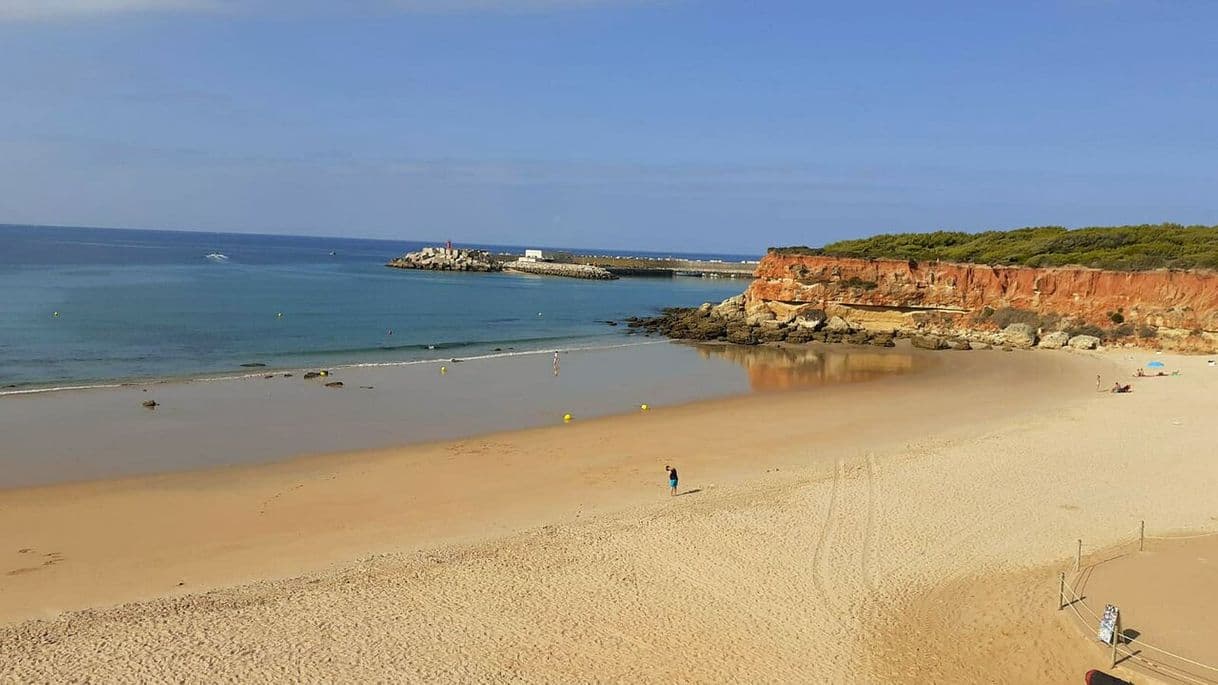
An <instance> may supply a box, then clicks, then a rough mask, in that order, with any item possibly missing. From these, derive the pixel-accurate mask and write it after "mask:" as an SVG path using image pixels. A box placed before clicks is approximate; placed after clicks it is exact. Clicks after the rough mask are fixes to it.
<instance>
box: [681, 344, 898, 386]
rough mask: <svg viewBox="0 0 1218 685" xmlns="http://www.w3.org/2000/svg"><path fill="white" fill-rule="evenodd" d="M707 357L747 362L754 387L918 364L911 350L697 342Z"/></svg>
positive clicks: (871, 374) (847, 377) (856, 376)
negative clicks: (700, 343) (744, 345)
mask: <svg viewBox="0 0 1218 685" xmlns="http://www.w3.org/2000/svg"><path fill="white" fill-rule="evenodd" d="M696 347H697V349H698V353H699V354H701V355H702V356H703V357H704V358H707V359H710V358H716V357H717V358H722V359H727V360H729V361H733V362H736V363H737V364H739V365H741V366H743V367H744V368H745V369H746V370H747V371H748V375H749V386H750V387H751V388H752V389H753V390H754V391H760V390H787V389H790V388H799V387H806V386H810V385H825V384H829V383H853V382H858V381H866V380H872V379H874V378H878V377H880V376H887V375H892V374H900V373H908V372H910V371H912V370H914V369H915V368H916V362H915V359H914V356H913V355H911V354H909V353H908V352H900V351H889V350H884V351H879V350H863V349H860V350H853V349H842V348H829V347H822V346H815V347H811V346H809V347H804V346H799V347H793V346H781V347H779V346H774V347H771V346H756V347H743V346H739V345H714V344H709V345H697V346H696Z"/></svg>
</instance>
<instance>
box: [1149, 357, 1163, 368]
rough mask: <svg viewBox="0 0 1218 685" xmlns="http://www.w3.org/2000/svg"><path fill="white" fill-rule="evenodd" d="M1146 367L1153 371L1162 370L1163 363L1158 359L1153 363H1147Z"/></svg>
mask: <svg viewBox="0 0 1218 685" xmlns="http://www.w3.org/2000/svg"><path fill="white" fill-rule="evenodd" d="M1146 366H1147V368H1151V369H1161V368H1163V362H1161V361H1159V360H1157V359H1156V360H1155V361H1153V362H1147V363H1146Z"/></svg>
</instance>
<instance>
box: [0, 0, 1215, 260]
mask: <svg viewBox="0 0 1218 685" xmlns="http://www.w3.org/2000/svg"><path fill="white" fill-rule="evenodd" d="M1215 26H1218V3H1215V2H1211V1H1209V0H1157V1H1156V0H1144V1H1140V0H1059V1H1057V2H1036V1H1020V2H1006V3H989V2H975V1H969V2H936V1H934V0H928V1H919V2H833V3H828V2H825V3H820V2H811V1H809V0H805V1H803V2H781V1H773V2H769V1H767V2H714V1H708V2H698V1H696V0H650V1H649V0H616V1H615V0H501V1H497V0H447V1H445V0H351V1H348V2H341V3H340V2H333V3H328V2H310V1H308V0H303V1H301V0H297V1H291V2H289V1H279V0H245V1H243V2H237V1H229V0H92V1H86V0H0V93H3V106H0V161H2V164H0V222H3V223H45V224H67V225H92V226H120V227H141V228H177V229H199V230H231V231H248V232H273V233H299V234H316V235H343V236H368V237H380V238H403V239H444V238H449V237H451V238H452V239H454V240H456V241H470V242H489V243H510V244H521V243H536V244H548V245H571V246H597V247H638V248H645V247H651V248H654V249H681V250H695V251H734V252H739V251H744V252H756V251H759V250H761V249H763V248H764V247H766V246H768V245H778V244H809V245H818V244H822V243H824V242H826V241H830V240H835V239H840V238H844V237H855V236H864V235H870V234H873V233H878V232H893V231H916V230H933V229H940V228H942V229H960V230H981V229H988V228H1008V227H1015V226H1024V225H1043V224H1062V225H1068V226H1082V225H1105V224H1122V223H1142V222H1158V221H1178V222H1181V223H1208V224H1215V223H1218V164H1215V161H1214V160H1215V159H1218V40H1215V39H1214V38H1213V28H1214V27H1215Z"/></svg>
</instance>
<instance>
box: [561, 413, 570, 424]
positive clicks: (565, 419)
mask: <svg viewBox="0 0 1218 685" xmlns="http://www.w3.org/2000/svg"><path fill="white" fill-rule="evenodd" d="M562 422H563V423H571V415H570V414H563V415H562Z"/></svg>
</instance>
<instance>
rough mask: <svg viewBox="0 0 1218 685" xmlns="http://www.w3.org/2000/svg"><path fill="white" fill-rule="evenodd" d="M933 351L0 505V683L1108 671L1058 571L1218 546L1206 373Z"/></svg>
mask: <svg viewBox="0 0 1218 685" xmlns="http://www.w3.org/2000/svg"><path fill="white" fill-rule="evenodd" d="M943 354H944V362H943V363H942V364H940V365H938V366H936V367H935V368H933V369H931V370H929V371H926V372H924V373H919V374H910V375H904V376H890V377H886V378H884V379H881V380H876V381H874V382H868V383H857V384H845V385H839V386H834V387H833V388H832V389H831V391H828V392H826V391H823V390H822V389H810V390H809V389H804V390H799V389H797V390H792V391H790V392H776V393H759V394H754V395H751V396H747V397H735V398H726V399H719V400H711V401H704V402H697V403H692V404H686V405H680V406H672V407H662V408H660V409H658V410H654V411H651V412H648V413H646V414H632V415H626V416H612V417H606V418H602V419H596V420H590V421H577V422H575V423H573V424H571V425H559V426H550V427H546V428H538V429H532V430H527V431H515V432H508V433H496V434H491V435H487V436H484V437H480V438H476V439H465V440H459V441H453V442H440V443H429V444H425V445H416V446H410V447H404V448H396V449H388V450H375V451H366V452H357V453H348V454H338V455H329V456H324V457H316V458H307V459H299V460H293V461H289V462H282V463H276V464H270V465H260V466H243V467H234V468H226V469H217V470H212V471H207V472H194V473H178V474H167V475H160V476H144V477H136V478H128V479H122V480H112V481H102V482H94V483H84V484H69V485H58V486H48V487H41V488H26V489H18V490H10V491H6V492H0V539H2V540H4V541H5V543H6V545H7V547H6V548H5V549H0V569H3V571H0V573H3V575H0V619H2V620H4V621H5V622H6V623H7V625H5V626H4V627H0V664H3V666H0V676H4V677H9V678H11V679H15V680H48V679H49V680H72V679H80V678H82V677H83V676H85V675H89V676H91V677H93V678H95V679H102V680H105V679H131V678H138V679H145V680H166V679H175V680H216V679H230V678H241V679H279V680H283V679H303V680H312V681H316V680H325V679H333V678H343V679H394V680H406V681H412V682H436V681H460V682H486V681H504V680H522V681H528V682H571V681H579V680H606V681H619V680H628V681H634V682H672V681H678V680H679V681H692V682H722V681H724V680H742V679H743V680H754V681H761V680H764V681H781V682H809V681H824V682H891V681H892V680H893V679H899V678H904V679H910V678H912V679H916V680H925V681H932V682H1077V681H1078V680H1079V679H1080V678H1081V674H1082V670H1085V669H1086V668H1088V667H1098V666H1103V665H1104V662H1103V659H1104V654H1103V652H1102V650H1100V649H1098V648H1097V647H1096V646H1095V645H1093V644H1091V643H1090V642H1089V641H1088V639H1087V638H1085V637H1084V636H1083V635H1082V634H1081V633H1079V632H1078V631H1077V630H1074V629H1072V628H1071V627H1070V626H1069V624H1068V623H1065V622H1064V621H1063V620H1062V618H1061V615H1060V614H1059V612H1057V611H1056V610H1055V609H1056V607H1055V606H1053V601H1052V598H1053V597H1054V594H1055V592H1056V573H1057V571H1058V570H1059V569H1061V568H1064V567H1065V566H1066V565H1067V564H1068V563H1072V561H1073V559H1072V554H1073V544H1074V543H1073V541H1074V539H1076V538H1080V537H1081V538H1084V539H1085V540H1088V541H1089V542H1088V544H1090V545H1094V546H1095V547H1096V548H1102V547H1104V546H1106V545H1109V544H1111V543H1113V542H1115V541H1116V540H1118V539H1120V538H1122V537H1124V536H1126V535H1127V534H1128V532H1129V531H1130V530H1134V529H1136V523H1137V521H1138V520H1140V519H1143V518H1145V519H1148V521H1153V524H1152V526H1153V527H1154V528H1155V529H1158V530H1174V529H1195V528H1204V527H1206V526H1213V525H1214V523H1213V522H1212V521H1211V519H1210V518H1209V517H1210V516H1212V515H1213V509H1212V497H1211V493H1212V492H1213V491H1214V488H1215V487H1218V472H1215V470H1214V469H1213V468H1212V464H1211V460H1210V456H1209V454H1210V444H1211V442H1212V430H1211V426H1210V424H1209V418H1208V417H1209V416H1212V414H1213V411H1214V409H1216V408H1218V406H1216V405H1218V400H1216V399H1215V398H1218V394H1216V393H1215V390H1218V371H1215V370H1213V369H1210V368H1207V367H1206V366H1205V363H1204V360H1203V359H1191V358H1169V357H1166V356H1165V357H1164V358H1165V359H1167V360H1169V361H1170V363H1171V364H1172V365H1173V366H1176V365H1178V366H1179V368H1181V369H1183V370H1184V375H1182V376H1179V377H1174V378H1165V379H1137V380H1132V382H1133V383H1134V385H1135V392H1134V393H1132V394H1129V395H1112V394H1110V393H1106V392H1096V391H1095V376H1096V374H1102V375H1103V376H1104V378H1105V380H1106V381H1107V383H1108V384H1110V383H1111V381H1112V380H1113V379H1114V378H1115V377H1116V374H1118V373H1119V374H1120V376H1121V377H1122V378H1124V377H1125V376H1127V375H1128V372H1129V371H1131V370H1132V368H1133V365H1132V363H1131V362H1130V361H1128V360H1125V359H1124V358H1123V357H1121V356H1119V355H1109V356H1107V357H1092V356H1084V355H1078V354H1071V353H1067V352H1042V351H1038V352H1024V353H1002V352H976V353H972V352H970V353H943ZM665 463H675V464H676V465H677V466H678V467H679V468H680V469H681V473H682V485H681V491H682V495H681V496H680V497H676V498H670V497H668V495H667V492H666V487H665V484H664V481H663V471H662V466H663V465H664V464H665ZM22 550H26V551H22ZM30 559H38V560H40V561H37V562H36V563H31V561H30ZM13 571H18V572H17V573H13ZM132 600H140V601H137V602H136V603H133V604H126V605H122V606H115V605H116V604H119V603H121V602H130V601H132ZM88 607H92V608H91V609H89V610H87V611H83V612H82V611H73V610H78V609H84V608H88ZM64 611H67V612H68V613H60V612H64ZM35 617H44V618H45V619H46V620H42V621H28V620H26V619H30V618H35ZM1148 639H1149V636H1148ZM1080 669H1082V670H1080Z"/></svg>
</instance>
